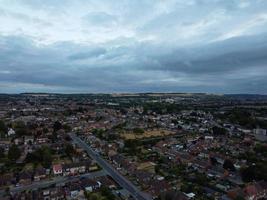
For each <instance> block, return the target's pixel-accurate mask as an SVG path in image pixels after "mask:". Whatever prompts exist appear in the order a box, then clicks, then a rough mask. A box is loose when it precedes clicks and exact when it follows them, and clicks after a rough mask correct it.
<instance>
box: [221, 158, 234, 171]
mask: <svg viewBox="0 0 267 200" xmlns="http://www.w3.org/2000/svg"><path fill="white" fill-rule="evenodd" d="M223 168H224V169H227V170H230V171H235V166H234V164H233V162H232V161H231V160H229V159H226V160H225V161H224V163H223Z"/></svg>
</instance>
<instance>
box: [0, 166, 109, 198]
mask: <svg viewBox="0 0 267 200" xmlns="http://www.w3.org/2000/svg"><path fill="white" fill-rule="evenodd" d="M105 175H107V173H106V172H105V171H104V170H101V171H96V172H92V173H86V174H82V175H77V176H68V177H65V176H58V177H56V178H54V179H52V180H43V181H39V182H33V183H32V184H30V185H23V186H19V187H13V188H10V192H11V193H17V192H22V191H26V190H37V189H40V188H46V187H49V186H52V185H54V184H56V185H58V184H65V183H68V182H70V181H77V180H79V179H80V178H82V177H86V178H92V179H93V178H97V177H101V176H105ZM4 194H5V191H4V190H0V196H3V195H4Z"/></svg>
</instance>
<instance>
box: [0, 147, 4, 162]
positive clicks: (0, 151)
mask: <svg viewBox="0 0 267 200" xmlns="http://www.w3.org/2000/svg"><path fill="white" fill-rule="evenodd" d="M4 152H5V150H4V149H3V147H0V160H1V159H2V158H4V157H5V154H4Z"/></svg>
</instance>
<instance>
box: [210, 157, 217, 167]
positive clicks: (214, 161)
mask: <svg viewBox="0 0 267 200" xmlns="http://www.w3.org/2000/svg"><path fill="white" fill-rule="evenodd" d="M210 162H211V164H212V165H217V164H218V161H217V159H216V158H214V157H210Z"/></svg>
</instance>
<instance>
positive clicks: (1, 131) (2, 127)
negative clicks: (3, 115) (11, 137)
mask: <svg viewBox="0 0 267 200" xmlns="http://www.w3.org/2000/svg"><path fill="white" fill-rule="evenodd" d="M6 132H7V126H6V124H5V123H4V122H3V121H2V120H0V137H3V136H5V134H6Z"/></svg>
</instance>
